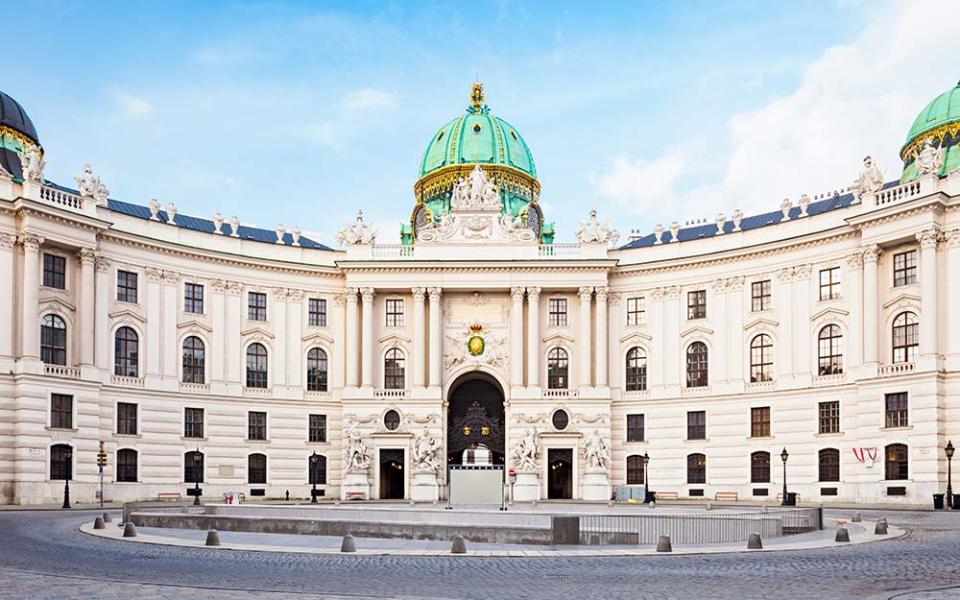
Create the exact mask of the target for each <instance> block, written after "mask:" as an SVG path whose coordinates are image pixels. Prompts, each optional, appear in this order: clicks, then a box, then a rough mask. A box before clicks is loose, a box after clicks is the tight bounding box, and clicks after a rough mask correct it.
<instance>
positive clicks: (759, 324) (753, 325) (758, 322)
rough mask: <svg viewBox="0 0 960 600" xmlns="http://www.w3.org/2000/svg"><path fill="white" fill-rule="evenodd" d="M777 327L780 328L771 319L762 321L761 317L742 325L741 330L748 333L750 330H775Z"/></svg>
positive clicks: (778, 324)
mask: <svg viewBox="0 0 960 600" xmlns="http://www.w3.org/2000/svg"><path fill="white" fill-rule="evenodd" d="M779 326H780V323H778V322H777V321H774V320H772V319H764V318H763V317H760V318H759V319H754V320H753V321H750V322H749V323H747V324H746V325H744V326H743V330H744V331H750V330H751V329H763V328H767V329H776V328H777V327H779Z"/></svg>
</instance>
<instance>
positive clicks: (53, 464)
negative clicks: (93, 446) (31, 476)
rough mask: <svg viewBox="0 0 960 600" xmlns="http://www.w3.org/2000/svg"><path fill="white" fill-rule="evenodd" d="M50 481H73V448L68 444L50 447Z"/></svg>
mask: <svg viewBox="0 0 960 600" xmlns="http://www.w3.org/2000/svg"><path fill="white" fill-rule="evenodd" d="M50 479H73V448H71V447H70V446H68V445H66V444H55V445H53V446H50Z"/></svg>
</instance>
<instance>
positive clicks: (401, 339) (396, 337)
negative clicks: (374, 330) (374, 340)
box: [379, 333, 410, 344]
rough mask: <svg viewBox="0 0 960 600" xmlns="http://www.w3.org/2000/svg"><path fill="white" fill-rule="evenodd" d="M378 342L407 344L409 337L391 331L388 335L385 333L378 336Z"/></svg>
mask: <svg viewBox="0 0 960 600" xmlns="http://www.w3.org/2000/svg"><path fill="white" fill-rule="evenodd" d="M379 342H380V343H381V344H409V343H410V338H408V337H405V336H402V335H400V334H397V333H391V334H390V335H385V336H383V337H382V338H380V340H379Z"/></svg>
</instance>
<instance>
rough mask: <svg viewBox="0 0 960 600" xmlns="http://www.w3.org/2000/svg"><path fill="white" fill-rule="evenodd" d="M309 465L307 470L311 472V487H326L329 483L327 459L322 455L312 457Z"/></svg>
mask: <svg viewBox="0 0 960 600" xmlns="http://www.w3.org/2000/svg"><path fill="white" fill-rule="evenodd" d="M307 464H308V465H309V466H308V467H307V469H308V470H309V472H310V481H309V482H308V483H309V484H310V485H326V483H327V457H326V456H324V455H322V454H317V455H316V456H315V457H314V456H311V457H310V458H308V459H307Z"/></svg>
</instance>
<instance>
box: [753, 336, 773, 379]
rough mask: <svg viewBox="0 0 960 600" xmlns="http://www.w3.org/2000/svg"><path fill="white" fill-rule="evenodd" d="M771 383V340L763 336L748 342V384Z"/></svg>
mask: <svg viewBox="0 0 960 600" xmlns="http://www.w3.org/2000/svg"><path fill="white" fill-rule="evenodd" d="M763 381H773V339H772V338H771V337H770V336H769V335H767V334H765V333H761V334H760V335H757V336H754V338H753V339H752V340H750V382H751V383H760V382H763Z"/></svg>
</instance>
